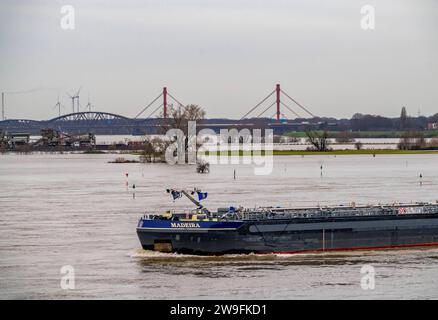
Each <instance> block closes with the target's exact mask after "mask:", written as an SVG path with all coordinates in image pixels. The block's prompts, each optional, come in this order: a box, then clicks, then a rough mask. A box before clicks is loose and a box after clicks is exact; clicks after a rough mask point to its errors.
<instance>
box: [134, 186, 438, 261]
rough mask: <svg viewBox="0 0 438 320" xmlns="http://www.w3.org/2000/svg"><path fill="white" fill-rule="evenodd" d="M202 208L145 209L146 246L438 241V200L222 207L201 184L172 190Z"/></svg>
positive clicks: (379, 245) (234, 248)
mask: <svg viewBox="0 0 438 320" xmlns="http://www.w3.org/2000/svg"><path fill="white" fill-rule="evenodd" d="M167 191H168V192H169V193H170V194H172V196H173V197H174V199H176V198H179V197H181V196H186V197H187V198H188V199H189V200H190V201H192V202H193V203H194V204H195V205H196V209H194V210H188V211H183V212H170V211H167V212H165V213H163V214H145V215H144V216H143V217H142V218H141V219H140V220H139V222H138V225H137V234H138V237H139V240H140V243H141V245H142V247H143V248H144V249H146V250H156V251H162V252H178V253H187V254H198V255H220V254H228V253H257V254H267V253H300V252H318V251H322V252H324V251H335V250H365V249H387V248H400V247H416V246H438V203H414V204H399V203H394V204H388V205H374V206H356V205H354V204H351V205H348V206H335V207H309V208H279V207H259V208H242V207H240V208H234V207H228V208H220V209H218V210H217V211H215V212H211V211H209V210H208V209H207V208H205V207H204V206H203V205H202V204H201V202H200V201H198V200H196V199H195V196H196V194H198V196H199V199H202V198H203V197H206V195H207V194H206V193H201V192H200V191H199V190H196V189H195V190H192V191H187V190H174V189H168V190H167Z"/></svg>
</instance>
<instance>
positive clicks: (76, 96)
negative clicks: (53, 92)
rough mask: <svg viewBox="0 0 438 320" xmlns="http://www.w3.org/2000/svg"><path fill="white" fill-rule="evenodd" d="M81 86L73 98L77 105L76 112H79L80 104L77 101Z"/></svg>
mask: <svg viewBox="0 0 438 320" xmlns="http://www.w3.org/2000/svg"><path fill="white" fill-rule="evenodd" d="M81 89H82V86H80V87H79V90H78V91H77V92H76V95H75V98H76V105H77V112H79V106H80V105H81V104H80V103H79V92H80V91H81Z"/></svg>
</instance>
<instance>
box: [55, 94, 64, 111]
mask: <svg viewBox="0 0 438 320" xmlns="http://www.w3.org/2000/svg"><path fill="white" fill-rule="evenodd" d="M61 107H62V108H65V107H64V105H62V104H61V102H59V93H58V102H57V103H56V104H55V105H54V106H53V109H55V108H58V114H59V116H61Z"/></svg>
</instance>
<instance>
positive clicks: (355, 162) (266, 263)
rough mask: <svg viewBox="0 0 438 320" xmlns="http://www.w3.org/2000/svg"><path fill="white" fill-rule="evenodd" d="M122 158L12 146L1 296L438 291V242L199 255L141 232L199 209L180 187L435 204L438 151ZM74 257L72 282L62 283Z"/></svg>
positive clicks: (256, 197) (6, 166) (219, 197)
mask: <svg viewBox="0 0 438 320" xmlns="http://www.w3.org/2000/svg"><path fill="white" fill-rule="evenodd" d="M115 157H117V156H116V155H111V154H104V155H82V154H31V155H16V154H5V155H0V298H2V299H7V298H8V299H58V298H59V299H98V298H103V299H107V298H114V299H190V298H194V299H196V298H200V299H221V298H223V299H225V298H228V299H274V298H275V299H347V298H353V299H384V298H396V299H419V298H425V299H437V298H438V249H433V248H432V249H409V250H391V251H367V252H359V251H357V252H351V253H347V252H343V253H325V254H300V255H263V256H257V255H228V256H222V257H196V256H184V255H176V254H161V253H153V252H147V251H144V250H142V249H141V246H140V244H139V242H138V239H137V236H136V233H135V228H136V224H137V221H138V218H139V217H140V216H141V215H142V214H143V213H144V212H145V211H163V210H166V209H172V208H188V207H190V203H189V202H188V201H187V200H185V199H179V200H177V201H176V202H173V201H172V200H171V198H170V196H169V195H168V194H166V193H165V191H164V190H165V189H166V188H168V187H186V188H189V187H198V188H201V189H202V190H203V191H207V192H208V198H207V199H206V200H205V205H206V206H207V207H209V208H212V209H214V208H217V207H225V206H229V205H234V206H238V205H243V206H260V205H274V206H277V205H281V206H303V205H306V206H307V205H317V204H320V205H328V204H339V203H345V204H347V203H349V202H352V201H355V202H356V204H367V203H374V204H375V203H392V202H393V201H399V202H411V201H434V202H435V201H436V200H438V165H437V164H438V155H377V156H376V157H373V156H370V155H363V156H333V155H331V156H304V157H301V156H285V157H275V159H274V170H273V172H272V174H270V175H266V176H257V175H254V167H253V166H252V165H241V164H240V165H214V166H212V168H211V172H210V173H209V174H197V173H195V167H194V166H189V165H177V166H170V165H167V164H135V163H134V164H110V163H108V161H110V160H113V159H114V158H115ZM125 157H126V158H130V156H125ZM132 158H135V157H134V156H132ZM321 166H322V168H323V170H322V175H321V169H320V168H321ZM234 170H236V179H235V180H234V178H233V175H234ZM125 173H128V174H129V178H128V179H129V182H128V183H129V186H130V188H128V189H127V188H126V185H125V183H126V177H125ZM420 174H422V176H423V178H422V179H421V180H422V181H420V178H419V175H420ZM132 184H135V185H136V188H135V198H134V196H133V189H132V188H131V186H132ZM66 265H70V266H72V267H73V268H74V275H75V289H72V290H64V289H62V288H61V286H60V283H61V277H62V276H63V274H61V272H60V270H61V268H62V267H63V266H66ZM364 265H370V266H372V267H374V270H375V287H374V289H373V290H364V289H362V288H361V285H360V283H361V277H363V274H361V272H360V271H361V268H362V267H363V266H364Z"/></svg>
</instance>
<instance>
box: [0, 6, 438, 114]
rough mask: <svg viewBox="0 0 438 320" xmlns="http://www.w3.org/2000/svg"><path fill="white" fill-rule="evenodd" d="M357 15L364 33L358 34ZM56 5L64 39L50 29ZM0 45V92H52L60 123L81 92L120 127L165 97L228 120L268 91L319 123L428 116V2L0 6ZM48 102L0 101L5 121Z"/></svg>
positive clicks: (436, 19) (434, 14) (55, 26)
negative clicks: (73, 94)
mask: <svg viewBox="0 0 438 320" xmlns="http://www.w3.org/2000/svg"><path fill="white" fill-rule="evenodd" d="M366 4H370V5H373V6H374V7H375V9H376V28H375V30H367V31H364V30H362V29H361V27H360V20H361V18H362V15H361V13H360V8H361V7H362V6H363V5H366ZM63 5H73V6H74V8H75V14H76V21H75V22H76V29H75V30H63V29H62V28H61V27H60V19H61V17H62V16H63V15H62V14H61V13H60V9H61V7H62V6H63ZM0 46H1V48H0V49H1V50H0V90H1V91H20V90H29V89H33V88H60V90H59V91H60V93H61V102H62V103H63V104H64V105H65V106H66V109H65V110H64V112H70V110H71V101H70V100H69V98H68V97H67V96H66V94H65V92H66V91H74V90H75V89H77V88H78V87H79V86H80V85H82V86H83V89H82V92H81V104H82V105H83V106H85V105H86V104H87V95H88V93H90V95H91V102H92V103H93V104H94V105H95V108H96V109H97V110H98V111H107V112H114V113H118V114H122V115H125V116H130V117H131V116H135V115H136V113H137V112H138V111H139V110H140V109H141V108H142V107H143V106H145V105H146V104H147V103H148V102H149V101H151V100H153V99H154V98H155V97H156V96H157V95H158V94H159V93H160V91H161V89H162V87H163V86H167V87H168V89H169V91H170V92H171V93H172V94H173V95H174V96H175V97H177V98H178V99H179V100H180V101H181V102H183V103H185V104H188V103H195V104H199V105H201V106H202V107H204V108H205V110H206V112H207V116H208V117H228V118H239V117H241V116H242V115H243V114H245V113H246V111H247V110H249V109H250V108H251V107H252V106H254V105H255V104H256V103H257V102H258V101H259V100H261V99H262V98H263V97H264V96H266V95H267V94H268V93H269V92H270V91H272V90H273V89H274V86H275V84H276V83H281V85H282V88H283V89H284V90H285V91H286V92H287V93H289V94H290V95H291V96H293V97H294V98H296V99H297V100H298V101H299V102H301V103H302V104H303V105H305V106H307V107H308V109H310V110H311V111H312V112H313V113H314V114H317V115H320V116H335V117H348V118H349V117H351V116H352V115H353V114H354V113H356V112H361V113H372V114H382V115H385V116H398V115H399V113H400V109H401V107H402V106H403V105H405V106H406V107H407V109H408V112H409V113H410V114H412V115H417V113H418V111H419V110H421V113H422V114H425V115H430V114H434V113H437V112H438V88H437V87H438V86H437V85H438V1H436V0H419V1H412V0H397V1H395V0H393V1H389V0H379V1H376V0H375V1H368V0H362V1H358V0H333V1H324V0H320V1H316V0H303V1H292V0H290V1H280V0H269V1H257V0H247V1H241V0H222V1H208V0H191V1H182V0H166V1H164V0H153V1H146V0H145V1H134V0H131V1H114V0H112V1H108V0H106V1H90V0H87V1H85V0H84V1H75V0H65V1H17V0H6V1H5V0H2V1H1V3H0ZM56 100H57V90H42V91H36V92H32V93H27V94H15V95H12V94H7V95H6V99H5V104H6V116H7V118H31V119H48V118H52V117H54V116H55V115H56V113H57V111H56V110H55V109H53V105H54V104H55V103H56ZM273 112H274V110H272V112H270V113H273ZM285 114H286V115H291V114H290V113H289V112H285ZM269 115H270V114H269Z"/></svg>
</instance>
